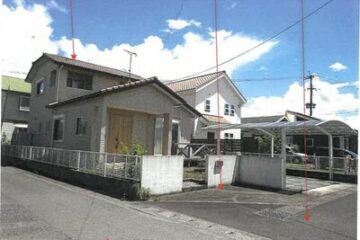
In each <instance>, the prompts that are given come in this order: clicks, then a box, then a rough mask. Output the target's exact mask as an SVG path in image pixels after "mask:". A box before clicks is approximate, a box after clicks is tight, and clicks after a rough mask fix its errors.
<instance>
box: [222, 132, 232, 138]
mask: <svg viewBox="0 0 360 240" xmlns="http://www.w3.org/2000/svg"><path fill="white" fill-rule="evenodd" d="M224 137H225V139H233V138H234V134H233V133H225V134H224Z"/></svg>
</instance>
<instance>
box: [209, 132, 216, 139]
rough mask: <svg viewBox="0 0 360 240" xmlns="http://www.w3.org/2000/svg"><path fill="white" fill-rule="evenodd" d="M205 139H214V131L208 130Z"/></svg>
mask: <svg viewBox="0 0 360 240" xmlns="http://www.w3.org/2000/svg"><path fill="white" fill-rule="evenodd" d="M207 139H215V133H214V132H208V133H207Z"/></svg>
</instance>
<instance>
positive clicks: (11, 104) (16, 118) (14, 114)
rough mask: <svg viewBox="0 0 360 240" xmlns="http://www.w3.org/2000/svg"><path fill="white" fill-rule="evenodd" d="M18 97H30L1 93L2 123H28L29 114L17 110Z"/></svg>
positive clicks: (10, 92)
mask: <svg viewBox="0 0 360 240" xmlns="http://www.w3.org/2000/svg"><path fill="white" fill-rule="evenodd" d="M20 96H25V97H30V94H26V93H20V92H13V91H4V90H3V91H2V92H1V114H2V116H1V118H2V119H3V120H4V121H9V122H24V123H27V122H28V120H29V112H26V111H20V110H19V106H20V105H19V103H20ZM5 104H6V106H5Z"/></svg>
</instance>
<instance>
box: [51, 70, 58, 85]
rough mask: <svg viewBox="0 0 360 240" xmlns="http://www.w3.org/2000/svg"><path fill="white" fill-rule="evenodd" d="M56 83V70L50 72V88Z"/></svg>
mask: <svg viewBox="0 0 360 240" xmlns="http://www.w3.org/2000/svg"><path fill="white" fill-rule="evenodd" d="M55 83H56V70H52V71H51V72H50V84H49V85H50V87H52V86H55Z"/></svg>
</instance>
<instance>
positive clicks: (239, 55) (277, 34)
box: [175, 0, 334, 80]
mask: <svg viewBox="0 0 360 240" xmlns="http://www.w3.org/2000/svg"><path fill="white" fill-rule="evenodd" d="M332 1H334V0H329V1H327V2H326V3H324V4H322V5H321V6H320V7H318V8H317V9H315V10H314V11H312V12H310V13H309V14H307V15H306V16H304V17H303V18H302V19H300V20H297V21H296V22H294V23H293V24H291V25H290V26H288V27H286V28H284V29H283V30H281V31H280V32H278V33H276V34H274V35H272V36H271V37H269V38H267V39H266V40H264V41H262V42H261V43H259V44H257V45H255V46H254V47H251V48H249V49H247V50H245V51H244V52H242V53H240V54H238V55H235V56H234V57H232V58H230V59H228V60H226V61H224V62H222V63H220V64H219V66H222V65H224V64H227V63H229V62H231V61H233V60H235V59H236V58H239V57H241V56H243V55H245V54H247V53H249V52H251V51H253V50H254V49H256V48H258V47H260V46H262V45H264V44H265V43H267V42H269V41H271V40H273V39H275V38H277V37H278V36H279V35H281V34H283V33H284V32H286V31H288V30H290V29H291V28H293V27H295V26H296V25H298V24H299V23H301V21H302V20H305V19H307V18H308V17H310V16H312V15H314V14H315V13H317V12H318V11H319V10H321V9H322V8H324V7H326V6H327V5H328V4H330V3H331V2H332ZM214 68H216V66H213V67H210V68H208V69H206V70H203V71H200V72H197V73H194V74H190V75H188V76H185V77H181V78H177V79H175V80H182V79H186V78H191V77H194V76H196V75H199V74H202V73H205V72H207V71H210V70H212V69H214Z"/></svg>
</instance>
